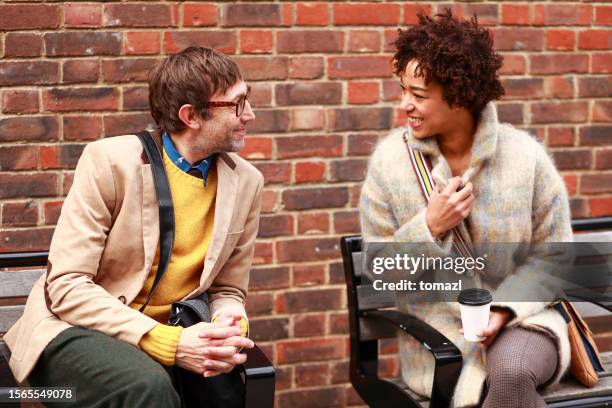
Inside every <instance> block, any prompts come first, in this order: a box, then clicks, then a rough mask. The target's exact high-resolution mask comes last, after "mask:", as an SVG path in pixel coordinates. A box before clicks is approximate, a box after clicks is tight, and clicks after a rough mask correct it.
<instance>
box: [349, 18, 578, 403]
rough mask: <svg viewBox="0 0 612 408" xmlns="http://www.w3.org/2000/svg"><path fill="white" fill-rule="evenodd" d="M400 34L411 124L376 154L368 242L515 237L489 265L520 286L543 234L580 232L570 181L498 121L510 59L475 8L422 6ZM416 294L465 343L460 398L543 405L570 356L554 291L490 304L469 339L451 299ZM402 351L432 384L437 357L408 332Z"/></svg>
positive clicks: (403, 300) (563, 236)
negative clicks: (425, 187)
mask: <svg viewBox="0 0 612 408" xmlns="http://www.w3.org/2000/svg"><path fill="white" fill-rule="evenodd" d="M395 45H396V48H397V52H396V53H395V56H394V63H395V73H396V74H397V75H398V77H399V79H400V83H401V87H402V89H403V96H402V100H401V104H400V108H401V109H403V110H404V111H405V112H406V114H407V116H408V123H407V124H408V127H409V128H408V130H406V129H400V130H398V131H394V132H393V133H391V134H390V135H389V136H388V137H387V138H385V139H384V140H383V141H381V142H380V143H379V145H378V146H377V148H376V150H375V152H374V153H373V155H372V158H371V161H370V167H369V171H368V175H367V178H366V181H365V183H364V186H363V190H362V196H361V204H360V206H361V225H362V233H363V236H364V240H365V242H366V245H367V242H385V241H386V242H421V243H428V245H423V248H425V247H427V248H429V249H428V251H429V252H428V255H438V256H445V255H448V254H449V252H450V248H451V246H452V243H453V241H454V240H456V236H455V234H454V233H453V232H452V231H451V230H452V229H453V228H454V227H458V228H460V229H461V230H462V231H463V232H464V235H466V238H467V239H468V240H470V241H471V242H472V243H486V242H504V243H508V244H504V245H505V250H504V252H505V255H504V254H501V255H499V256H500V257H501V258H504V256H505V259H503V261H504V262H505V263H504V262H501V263H500V264H503V265H508V264H511V265H512V268H510V269H507V268H506V269H503V270H499V268H498V269H497V270H495V268H494V267H490V268H491V269H490V270H487V274H493V275H495V274H498V277H499V274H500V273H501V274H502V275H501V276H502V278H503V279H502V281H503V283H502V284H501V287H503V288H505V289H507V290H508V291H507V292H506V293H515V292H516V291H517V290H520V289H521V285H524V283H523V284H521V282H525V280H524V278H525V277H528V276H534V274H533V273H534V271H536V264H537V260H536V256H539V255H542V254H538V251H539V250H540V249H541V247H542V245H543V244H544V243H547V242H570V241H571V240H572V231H571V224H570V212H569V205H568V199H567V193H566V190H565V186H564V183H563V180H562V178H561V177H560V176H559V174H558V173H557V171H556V169H555V167H554V165H553V163H552V161H551V159H550V158H549V157H548V155H547V154H546V152H545V150H544V148H543V147H542V146H541V145H540V144H539V143H538V142H537V141H536V140H535V139H534V138H532V137H531V136H529V135H528V134H527V133H526V132H524V131H521V130H518V129H515V128H513V127H512V126H510V125H506V124H500V123H499V122H498V119H497V112H496V108H495V105H493V103H492V102H491V101H493V100H495V99H498V98H499V97H501V96H502V95H503V92H504V91H503V88H502V86H501V83H500V82H499V79H498V73H497V71H498V70H499V68H500V67H501V65H502V58H501V57H500V56H499V55H497V54H496V53H495V52H494V50H493V42H492V40H491V36H490V33H489V32H488V31H487V30H486V29H484V28H481V27H479V25H478V22H477V20H476V18H473V19H472V20H471V21H458V20H457V19H455V18H454V17H453V16H452V14H451V12H450V11H448V10H447V11H446V12H445V13H444V14H440V15H437V16H435V17H434V18H430V17H426V16H424V15H419V23H418V24H417V25H416V26H414V27H412V28H410V29H408V30H405V31H401V30H400V33H399V37H398V39H397V40H396V42H395ZM407 143H408V144H409V145H410V146H412V148H413V149H414V150H416V151H420V152H422V153H424V155H425V156H426V157H427V158H428V159H429V161H430V163H431V166H432V171H431V173H432V176H433V179H434V181H435V184H436V191H434V193H433V194H432V196H431V198H430V200H429V202H427V201H426V199H425V198H424V196H423V194H422V192H421V188H420V186H419V183H418V180H417V176H416V174H415V171H414V169H413V168H412V166H411V164H410V158H409V154H408V148H407ZM521 242H522V243H525V242H527V243H529V245H527V247H528V250H527V251H528V253H527V254H526V256H525V261H524V262H522V263H520V264H518V263H516V262H514V261H513V259H515V258H514V256H515V255H517V254H518V253H519V252H520V251H524V250H525V245H519V244H518V243H521ZM512 243H517V244H512ZM513 262H514V263H513ZM425 273H426V272H425ZM474 279H478V276H476V277H475V278H474ZM527 281H528V280H527ZM513 291H514V292H513ZM400 293H402V292H400ZM404 293H406V292H404ZM407 296H408V295H406V294H400V295H398V307H399V308H400V309H402V310H404V311H406V312H410V313H414V314H416V315H417V316H418V317H419V318H421V319H423V320H425V321H426V322H428V323H429V324H431V325H432V326H434V327H436V328H437V329H438V330H440V331H441V332H442V333H443V334H444V335H445V336H447V337H448V338H449V339H450V340H452V341H453V342H454V343H455V344H456V345H457V346H458V347H459V348H460V349H461V350H462V354H463V361H464V366H463V369H462V372H461V376H460V378H459V381H458V383H457V386H456V388H455V393H454V396H453V404H454V406H458V407H463V406H474V405H477V404H479V403H482V404H483V406H484V407H495V408H503V407H543V406H546V405H545V403H544V400H543V399H542V397H541V396H540V395H539V394H538V392H537V391H536V388H538V387H541V386H548V385H551V384H554V383H556V382H558V381H559V379H560V378H561V377H562V375H563V374H564V373H565V371H566V370H567V368H568V365H569V359H570V348H569V341H568V335H567V326H566V324H565V322H564V320H563V318H562V317H561V316H560V315H559V314H558V313H557V312H556V311H555V310H553V309H551V308H550V302H543V301H539V302H497V303H493V305H492V307H491V314H490V319H489V325H488V327H487V328H486V329H485V330H484V331H483V332H482V333H481V335H482V336H483V337H485V340H483V341H482V342H480V343H478V342H476V343H472V342H467V341H465V340H464V339H463V336H462V335H461V333H460V329H461V320H460V316H459V314H458V313H457V309H456V308H455V307H454V306H453V307H449V306H448V305H446V304H444V303H437V304H436V303H424V304H420V305H419V307H418V308H416V309H415V308H410V307H409V304H410V299H408V298H407ZM494 300H495V295H494ZM400 359H401V363H402V364H401V366H402V376H403V378H404V381H405V382H406V383H407V384H408V386H409V387H410V388H411V389H412V390H414V391H415V392H417V393H420V394H422V395H429V394H430V393H431V384H432V378H433V358H432V357H431V355H430V354H429V353H428V351H427V350H425V349H424V348H423V347H422V346H421V345H420V344H419V343H418V342H416V341H414V340H413V339H411V338H410V337H408V336H403V337H401V339H400Z"/></svg>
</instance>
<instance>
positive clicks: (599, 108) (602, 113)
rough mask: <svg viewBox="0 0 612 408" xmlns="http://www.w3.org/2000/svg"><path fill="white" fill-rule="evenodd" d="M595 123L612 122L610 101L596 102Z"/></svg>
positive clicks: (594, 109)
mask: <svg viewBox="0 0 612 408" xmlns="http://www.w3.org/2000/svg"><path fill="white" fill-rule="evenodd" d="M592 112H593V115H592V118H591V120H592V121H593V122H606V123H610V122H612V102H610V101H595V102H594V103H593V111H592Z"/></svg>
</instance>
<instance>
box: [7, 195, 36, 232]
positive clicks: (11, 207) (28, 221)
mask: <svg viewBox="0 0 612 408" xmlns="http://www.w3.org/2000/svg"><path fill="white" fill-rule="evenodd" d="M37 223H38V206H37V205H36V203H34V201H32V200H29V201H19V202H12V203H4V205H3V206H2V225H5V226H13V227H24V226H30V225H36V224H37Z"/></svg>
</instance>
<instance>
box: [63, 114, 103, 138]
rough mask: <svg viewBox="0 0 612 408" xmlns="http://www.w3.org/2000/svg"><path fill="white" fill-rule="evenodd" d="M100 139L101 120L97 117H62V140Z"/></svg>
mask: <svg viewBox="0 0 612 408" xmlns="http://www.w3.org/2000/svg"><path fill="white" fill-rule="evenodd" d="M100 137H102V118H100V117H99V116H93V115H82V116H81V115H78V116H64V139H66V140H96V139H99V138H100Z"/></svg>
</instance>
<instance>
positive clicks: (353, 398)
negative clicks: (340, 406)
mask: <svg viewBox="0 0 612 408" xmlns="http://www.w3.org/2000/svg"><path fill="white" fill-rule="evenodd" d="M344 395H345V398H346V404H347V405H348V406H354V405H359V406H363V405H366V403H365V402H364V401H363V400H362V399H361V397H360V396H359V394H358V393H357V391H355V388H353V387H352V386H349V387H347V388H346V390H345V392H344Z"/></svg>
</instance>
